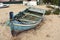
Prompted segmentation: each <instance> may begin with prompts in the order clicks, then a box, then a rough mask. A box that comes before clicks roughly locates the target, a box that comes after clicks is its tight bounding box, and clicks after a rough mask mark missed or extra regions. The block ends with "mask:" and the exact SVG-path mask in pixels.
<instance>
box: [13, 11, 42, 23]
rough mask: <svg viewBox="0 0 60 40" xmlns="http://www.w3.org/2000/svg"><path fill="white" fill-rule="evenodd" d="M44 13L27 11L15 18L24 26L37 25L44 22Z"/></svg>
mask: <svg viewBox="0 0 60 40" xmlns="http://www.w3.org/2000/svg"><path fill="white" fill-rule="evenodd" d="M42 15H43V14H42V13H39V12H34V11H30V10H26V11H24V12H19V13H18V14H17V15H15V16H14V20H17V21H19V22H21V23H22V24H36V23H37V22H38V21H39V20H42Z"/></svg>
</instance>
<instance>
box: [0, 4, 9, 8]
mask: <svg viewBox="0 0 60 40" xmlns="http://www.w3.org/2000/svg"><path fill="white" fill-rule="evenodd" d="M7 7H9V4H3V3H0V8H7Z"/></svg>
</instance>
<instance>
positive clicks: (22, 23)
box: [10, 7, 46, 31]
mask: <svg viewBox="0 0 60 40" xmlns="http://www.w3.org/2000/svg"><path fill="white" fill-rule="evenodd" d="M45 11H46V10H43V9H38V8H33V7H29V8H27V9H25V10H24V11H22V12H19V13H18V14H16V15H15V16H14V17H13V20H12V21H11V22H10V27H11V30H14V31H24V30H28V29H31V28H34V27H36V26H37V25H38V24H39V23H40V22H41V21H42V20H43V18H44V15H45Z"/></svg>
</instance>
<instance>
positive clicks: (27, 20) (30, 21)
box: [19, 19, 36, 23]
mask: <svg viewBox="0 0 60 40" xmlns="http://www.w3.org/2000/svg"><path fill="white" fill-rule="evenodd" d="M19 20H22V21H28V22H32V23H36V21H32V20H27V19H19Z"/></svg>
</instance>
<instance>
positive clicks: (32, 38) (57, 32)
mask: <svg viewBox="0 0 60 40" xmlns="http://www.w3.org/2000/svg"><path fill="white" fill-rule="evenodd" d="M35 7H37V8H42V7H43V8H42V9H45V10H51V9H49V8H46V7H45V5H44V6H42V5H41V6H40V5H39V6H35ZM25 8H27V6H24V5H22V4H12V5H10V6H9V8H1V9H0V31H1V33H0V34H1V36H0V39H1V40H60V17H59V15H45V16H44V20H43V21H42V22H41V23H40V24H39V26H36V28H35V29H31V30H28V31H24V32H22V33H20V34H19V35H18V36H16V37H13V36H12V35H11V29H10V27H9V26H6V25H4V24H5V23H6V21H7V20H9V12H11V11H13V12H14V15H16V14H18V12H20V11H22V10H24V9H25Z"/></svg>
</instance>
